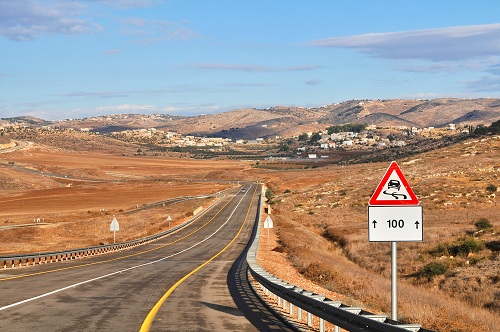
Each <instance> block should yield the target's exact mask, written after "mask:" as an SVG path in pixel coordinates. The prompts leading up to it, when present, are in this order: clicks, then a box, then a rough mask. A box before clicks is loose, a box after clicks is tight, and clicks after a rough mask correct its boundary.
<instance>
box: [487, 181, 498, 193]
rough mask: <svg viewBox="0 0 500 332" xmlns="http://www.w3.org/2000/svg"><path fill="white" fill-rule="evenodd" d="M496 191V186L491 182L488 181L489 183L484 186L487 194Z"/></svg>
mask: <svg viewBox="0 0 500 332" xmlns="http://www.w3.org/2000/svg"><path fill="white" fill-rule="evenodd" d="M496 191H497V187H496V186H495V185H494V184H491V183H490V184H489V185H487V186H486V192H487V193H488V194H493V193H495V192H496Z"/></svg>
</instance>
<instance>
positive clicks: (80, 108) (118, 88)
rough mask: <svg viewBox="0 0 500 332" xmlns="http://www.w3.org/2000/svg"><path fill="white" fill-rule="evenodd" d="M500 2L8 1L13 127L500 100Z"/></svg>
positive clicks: (5, 78) (0, 34) (2, 27)
mask: <svg viewBox="0 0 500 332" xmlns="http://www.w3.org/2000/svg"><path fill="white" fill-rule="evenodd" d="M499 13H500V1H498V0H475V1H469V0H439V1H436V0H418V1H415V0H413V1H409V0H307V1H306V0H251V1H250V0H0V118H7V117H15V116H22V115H24V116H26V115H29V116H34V117H38V118H42V119H46V120H64V119H82V118H87V117H92V116H98V115H107V114H121V113H140V114H156V113H160V114H171V115H184V116H192V115H198V114H211V113H221V112H225V111H230V110H234V109H240V108H246V107H251V108H258V109H264V108H267V107H272V106H299V107H318V106H321V105H326V104H333V103H339V102H342V101H346V100H351V99H397V98H407V99H433V98H441V97H450V98H483V97H493V98H498V97H500V16H499V15H498V14H499Z"/></svg>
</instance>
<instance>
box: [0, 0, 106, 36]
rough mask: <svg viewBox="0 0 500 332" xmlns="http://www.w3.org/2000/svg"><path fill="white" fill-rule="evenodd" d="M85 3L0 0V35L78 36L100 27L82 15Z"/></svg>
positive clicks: (100, 28)
mask: <svg viewBox="0 0 500 332" xmlns="http://www.w3.org/2000/svg"><path fill="white" fill-rule="evenodd" d="M84 11H85V6H83V5H82V4H80V3H78V2H76V1H62V0H46V1H41V0H16V1H0V35H2V36H4V37H6V38H8V39H11V40H17V41H27V40H33V39H36V38H39V37H41V36H44V35H50V34H56V33H62V34H70V35H78V34H85V33H90V32H93V31H100V30H102V27H101V26H100V25H99V24H97V23H95V22H93V21H92V20H90V19H86V18H82V17H81V15H82V14H83V13H84Z"/></svg>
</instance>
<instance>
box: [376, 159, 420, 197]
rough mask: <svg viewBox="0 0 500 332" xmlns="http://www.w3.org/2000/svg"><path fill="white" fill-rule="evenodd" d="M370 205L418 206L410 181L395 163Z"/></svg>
mask: <svg viewBox="0 0 500 332" xmlns="http://www.w3.org/2000/svg"><path fill="white" fill-rule="evenodd" d="M369 204H370V205H418V199H417V196H415V194H414V193H413V190H412V189H411V187H410V185H409V184H408V181H406V178H405V177H404V175H403V173H402V172H401V170H400V169H399V166H398V164H397V163H396V162H395V161H393V162H392V163H391V165H390V166H389V168H388V169H387V171H386V173H385V175H384V177H383V178H382V181H380V183H379V185H378V187H377V189H376V190H375V192H374V193H373V195H372V197H371V198H370V201H369Z"/></svg>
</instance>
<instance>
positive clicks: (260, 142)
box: [0, 121, 473, 159]
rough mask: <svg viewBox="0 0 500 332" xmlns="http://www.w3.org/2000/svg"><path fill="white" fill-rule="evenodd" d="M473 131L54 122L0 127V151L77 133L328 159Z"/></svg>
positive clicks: (165, 145)
mask: <svg viewBox="0 0 500 332" xmlns="http://www.w3.org/2000/svg"><path fill="white" fill-rule="evenodd" d="M472 129H473V128H472V127H471V126H465V125H459V126H457V125H454V124H449V125H448V126H447V127H445V128H434V127H426V128H417V127H411V128H409V127H405V126H399V127H380V126H376V125H339V126H331V127H328V128H326V129H324V130H322V131H318V132H307V133H303V134H301V135H298V136H292V137H281V136H274V137H255V139H230V138H224V137H208V136H203V135H185V134H180V133H177V132H173V131H164V130H161V129H157V128H153V127H152V128H138V129H127V130H117V131H110V132H106V133H101V132H99V131H98V130H95V129H92V128H86V127H83V128H72V127H69V128H68V127H64V126H60V125H59V124H58V123H57V122H56V123H52V124H48V125H39V126H37V125H33V124H32V123H28V122H22V121H17V122H16V123H11V124H4V125H2V126H0V138H1V139H2V141H1V142H0V143H2V146H6V147H11V146H12V141H11V140H10V138H12V139H19V140H28V141H29V140H30V139H34V138H35V137H37V136H50V135H51V134H54V133H56V132H70V133H71V132H73V133H76V132H80V133H82V134H87V135H101V136H106V137H110V138H114V139H116V140H119V141H123V142H128V143H135V144H138V145H139V146H143V147H144V149H141V152H143V150H145V149H148V148H149V149H150V148H152V147H156V148H160V149H167V150H168V149H169V150H172V151H178V152H179V151H186V150H189V151H192V152H195V151H196V150H197V149H198V150H202V151H208V152H211V153H215V154H217V153H221V152H227V151H231V150H240V151H241V150H245V151H248V150H252V149H253V150H255V151H261V150H266V151H270V150H273V149H274V150H275V151H277V154H278V155H280V154H281V155H287V156H288V157H293V156H294V157H295V158H308V159H315V158H328V152H332V151H337V150H342V151H351V150H360V151H373V150H383V149H387V148H393V147H404V146H405V145H407V144H408V143H410V142H415V141H418V140H421V139H428V138H431V139H432V138H435V139H439V138H442V137H446V136H453V135H459V134H468V133H470V132H471V130H472Z"/></svg>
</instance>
